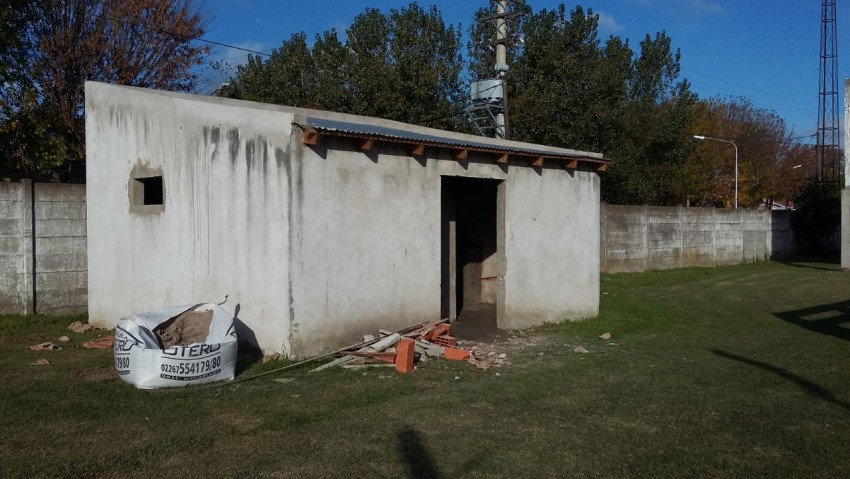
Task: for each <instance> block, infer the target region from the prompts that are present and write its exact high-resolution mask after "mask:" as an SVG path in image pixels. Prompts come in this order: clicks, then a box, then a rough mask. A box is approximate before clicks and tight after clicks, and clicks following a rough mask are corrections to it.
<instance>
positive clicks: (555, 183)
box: [501, 168, 600, 328]
mask: <svg viewBox="0 0 850 479" xmlns="http://www.w3.org/2000/svg"><path fill="white" fill-rule="evenodd" d="M505 196H506V198H505V279H504V281H505V313H504V319H503V321H502V322H501V325H503V326H504V327H507V328H520V327H527V326H530V325H535V324H540V323H542V322H554V321H563V320H565V319H576V318H588V317H592V316H596V315H597V314H598V312H599V205H600V202H599V175H597V174H596V173H593V172H587V171H577V172H575V173H574V174H570V172H568V171H566V170H563V169H543V170H541V171H540V172H537V171H535V170H533V169H531V168H512V169H511V173H510V175H509V176H508V179H507V182H506V184H505Z"/></svg>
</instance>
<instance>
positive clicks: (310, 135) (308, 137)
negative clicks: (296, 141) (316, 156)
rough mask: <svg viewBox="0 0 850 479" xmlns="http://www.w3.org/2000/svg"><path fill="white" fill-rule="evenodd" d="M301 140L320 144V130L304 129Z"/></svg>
mask: <svg viewBox="0 0 850 479" xmlns="http://www.w3.org/2000/svg"><path fill="white" fill-rule="evenodd" d="M301 142H302V143H304V144H305V145H310V146H315V145H318V144H319V132H317V131H316V130H304V133H302V135H301Z"/></svg>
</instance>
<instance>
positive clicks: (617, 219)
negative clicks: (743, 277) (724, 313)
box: [600, 205, 793, 273]
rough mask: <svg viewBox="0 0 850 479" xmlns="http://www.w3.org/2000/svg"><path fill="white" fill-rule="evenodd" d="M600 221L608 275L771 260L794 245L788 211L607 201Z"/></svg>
mask: <svg viewBox="0 0 850 479" xmlns="http://www.w3.org/2000/svg"><path fill="white" fill-rule="evenodd" d="M601 223H602V224H601V231H602V238H601V242H600V246H601V248H600V254H601V258H600V264H601V268H602V271H603V272H605V273H620V272H638V271H647V270H659V269H673V268H686V267H690V266H720V265H733V264H743V263H752V262H755V261H766V260H770V259H777V258H783V257H786V256H788V255H789V254H790V253H791V251H792V244H793V233H792V232H791V221H790V212H785V211H760V210H745V209H738V210H730V209H716V208H685V207H652V206H619V205H604V206H603V208H602V215H601Z"/></svg>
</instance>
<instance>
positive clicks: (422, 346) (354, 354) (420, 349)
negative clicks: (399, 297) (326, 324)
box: [310, 319, 508, 373]
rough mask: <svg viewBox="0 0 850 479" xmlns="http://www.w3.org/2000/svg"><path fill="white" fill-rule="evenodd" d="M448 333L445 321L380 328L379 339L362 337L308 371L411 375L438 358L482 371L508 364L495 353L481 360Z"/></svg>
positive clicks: (447, 324) (504, 357) (449, 326)
mask: <svg viewBox="0 0 850 479" xmlns="http://www.w3.org/2000/svg"><path fill="white" fill-rule="evenodd" d="M451 330H452V327H451V324H449V323H448V320H445V319H444V320H441V321H439V322H436V323H434V322H426V323H420V324H417V325H414V326H411V327H409V328H406V329H403V330H401V331H396V332H391V331H387V330H385V329H381V330H379V333H380V335H381V337H380V338H375V337H374V336H372V335H365V336H364V337H363V339H364V341H363V343H360V344H357V345H353V346H350V347H348V348H344V349H341V350H339V351H338V352H337V353H338V355H339V356H340V357H338V358H337V359H335V360H333V361H331V362H329V363H326V364H323V365H321V366H319V367H317V368H315V369H313V370H312V371H310V372H316V371H322V370H325V369H329V368H333V367H343V368H346V369H360V368H359V367H358V366H363V367H365V366H367V365H373V364H387V365H393V366H395V369H396V371H398V372H400V373H410V372H413V369H414V364H415V363H417V362H420V361H427V360H428V359H437V358H442V359H447V360H452V361H467V362H469V363H470V364H473V365H475V366H476V367H478V368H480V369H485V370H486V369H489V368H490V367H492V366H497V367H500V366H502V365H505V364H508V363H507V359H506V357H507V356H506V355H505V354H500V355H498V357H497V356H496V353H495V352H491V353H489V355H488V356H487V357H483V353H479V352H478V348H477V347H473V348H469V349H467V348H461V347H458V341H457V339H455V338H454V337H452V336H451ZM477 355H481V356H482V358H478V357H477Z"/></svg>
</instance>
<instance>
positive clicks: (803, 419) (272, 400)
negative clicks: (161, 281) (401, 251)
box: [0, 263, 850, 478]
mask: <svg viewBox="0 0 850 479" xmlns="http://www.w3.org/2000/svg"><path fill="white" fill-rule="evenodd" d="M74 319H77V318H44V317H38V318H21V317H2V318H0V374H2V378H3V386H2V388H0V438H2V440H0V477H129V476H135V477H154V476H155V477H161V476H165V475H167V476H171V477H180V476H183V477H196V476H208V477H389V476H394V477H397V476H405V475H407V476H409V477H417V478H418V477H653V478H661V477H670V478H680V477H742V478H750V477H805V478H811V477H836V478H839V477H841V478H843V477H850V456H848V454H847V448H848V446H850V354H849V353H850V343H848V340H850V329H847V328H848V327H850V274H848V273H843V272H840V271H838V270H837V268H835V267H833V266H831V265H823V264H802V265H790V264H786V265H783V264H777V263H769V264H757V265H748V266H740V267H731V268H718V269H687V270H678V271H669V272H654V273H642V274H626V275H614V276H605V277H603V280H602V312H601V315H600V317H599V318H596V319H593V320H588V321H582V322H576V323H567V324H558V325H549V326H545V327H542V328H537V329H535V330H531V331H528V332H526V334H525V335H519V337H524V338H532V339H533V341H530V342H529V344H533V345H534V346H533V347H527V348H525V349H522V350H519V349H517V350H516V353H512V355H511V357H510V359H511V361H512V363H513V364H512V365H510V366H508V367H506V368H503V369H491V370H489V371H487V372H484V373H478V372H475V371H473V370H472V368H471V367H467V366H468V365H466V364H465V363H437V362H429V363H426V364H425V365H424V366H423V368H421V369H419V370H417V371H416V372H415V373H414V374H413V375H409V376H399V375H396V374H394V373H392V372H389V371H386V370H383V369H381V370H376V371H370V372H367V373H366V374H363V372H359V371H358V372H352V371H342V370H334V371H328V372H327V373H325V374H309V375H308V374H307V373H306V369H303V370H297V371H294V372H285V373H279V374H271V375H268V376H265V377H263V378H260V379H257V380H254V381H248V382H244V383H235V384H229V385H227V386H224V387H218V388H192V389H185V390H168V391H138V390H136V389H134V388H133V387H132V386H129V385H127V384H124V383H123V382H120V381H119V380H106V379H104V378H106V377H108V375H107V374H104V373H105V372H108V370H109V368H111V364H112V357H111V351H88V350H83V349H77V348H74V345H78V344H80V343H82V342H83V341H85V340H88V339H91V338H93V337H96V336H97V333H86V334H85V335H74V334H73V333H70V332H67V331H65V326H66V325H67V324H68V323H69V322H70V321H72V320H74ZM604 332H611V333H612V334H613V338H612V339H611V341H608V342H606V341H603V340H601V339H599V338H598V337H597V336H598V335H599V334H601V333H604ZM63 334H68V335H69V336H71V337H72V341H71V342H70V343H68V344H69V345H70V347H68V348H67V349H66V350H64V351H57V352H50V353H35V352H31V351H29V350H27V349H26V348H27V346H29V345H31V344H36V343H39V342H42V341H46V340H54V341H55V339H56V338H57V337H58V336H60V335H63ZM101 334H102V333H101ZM576 346H583V347H585V348H586V349H587V350H589V351H590V352H589V353H588V354H577V353H575V352H574V349H575V347H576ZM499 348H500V346H497V347H496V350H499ZM38 357H45V358H47V359H49V360H50V361H51V365H49V366H42V367H35V366H30V365H29V364H30V363H31V362H32V361H34V360H35V359H36V358H38ZM444 365H448V367H450V368H452V369H441V368H442V367H443V366H444ZM275 366H279V365H276V364H269V365H255V366H253V367H252V368H251V369H249V370H248V371H246V372H244V373H243V374H244V375H251V374H254V373H257V372H260V371H263V370H268V369H272V368H273V367H275ZM497 372H498V373H499V375H498V376H497V375H496V373H497ZM285 378H286V379H288V378H294V379H293V380H290V381H288V382H284V381H280V380H282V379H285ZM455 378H458V379H455Z"/></svg>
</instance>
